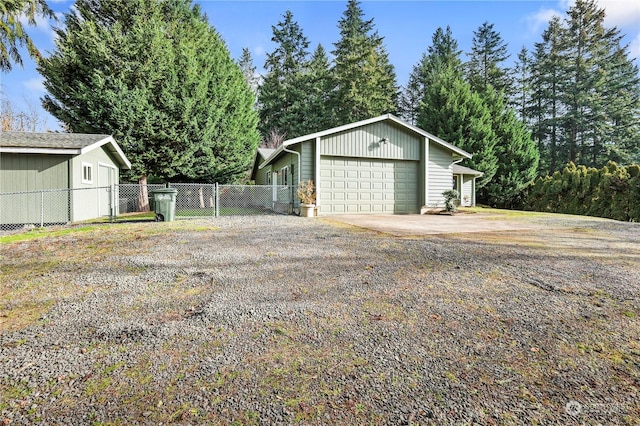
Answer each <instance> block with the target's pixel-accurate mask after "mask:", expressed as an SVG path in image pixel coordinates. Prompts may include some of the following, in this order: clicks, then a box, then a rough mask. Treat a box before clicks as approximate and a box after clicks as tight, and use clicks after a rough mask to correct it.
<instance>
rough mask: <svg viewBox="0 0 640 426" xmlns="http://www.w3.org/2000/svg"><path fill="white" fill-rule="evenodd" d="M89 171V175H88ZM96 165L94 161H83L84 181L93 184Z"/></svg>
mask: <svg viewBox="0 0 640 426" xmlns="http://www.w3.org/2000/svg"><path fill="white" fill-rule="evenodd" d="M87 172H89V173H88V175H89V176H87ZM93 172H94V167H93V164H92V163H85V162H84V161H83V162H82V183H86V184H89V185H91V184H93V174H94V173H93Z"/></svg>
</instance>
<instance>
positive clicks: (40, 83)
mask: <svg viewBox="0 0 640 426" xmlns="http://www.w3.org/2000/svg"><path fill="white" fill-rule="evenodd" d="M22 84H24V87H26V88H27V89H29V90H31V91H33V92H45V91H46V89H45V88H44V78H42V77H36V78H32V79H30V80H26V81H25V82H24V83H22Z"/></svg>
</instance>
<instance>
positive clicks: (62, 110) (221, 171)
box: [38, 0, 258, 199]
mask: <svg viewBox="0 0 640 426" xmlns="http://www.w3.org/2000/svg"><path fill="white" fill-rule="evenodd" d="M56 35H57V39H56V49H55V51H54V52H53V53H52V54H51V56H50V57H49V58H46V59H44V60H43V61H42V62H41V63H40V65H39V66H38V70H39V72H40V73H41V74H42V75H43V76H44V78H45V82H44V85H45V88H46V89H47V91H48V92H49V94H47V95H46V96H45V97H44V99H43V105H44V107H45V108H46V109H47V110H48V111H49V112H50V113H51V114H52V115H53V116H55V117H56V118H57V119H59V120H60V121H61V122H62V123H64V124H65V125H66V126H67V128H68V129H69V130H70V131H72V132H81V133H103V134H104V133H106V134H112V135H113V136H114V138H115V139H116V140H117V141H118V142H119V143H120V144H121V146H122V147H123V150H124V151H125V154H126V155H127V157H128V158H129V160H130V161H131V163H132V170H131V172H130V176H129V177H130V178H131V179H137V180H139V182H140V183H146V180H147V176H149V175H152V176H154V177H156V178H160V179H169V178H174V177H175V178H180V179H188V180H193V181H206V182H215V181H219V182H233V181H235V180H237V179H240V178H242V177H243V176H244V174H245V173H246V170H247V168H248V167H249V163H250V161H251V159H252V154H251V152H252V151H253V150H254V149H255V147H256V145H257V143H258V133H257V130H256V125H257V115H256V113H255V111H254V110H253V95H252V94H251V91H250V90H249V88H248V87H247V84H246V82H245V80H244V78H243V76H242V73H241V71H240V69H239V67H238V66H237V65H236V64H235V63H234V61H233V60H232V59H231V57H230V55H229V52H228V50H227V48H226V46H225V44H224V42H223V40H221V39H220V36H219V35H218V34H217V33H216V31H215V30H214V29H213V28H212V27H211V26H210V25H209V23H208V22H207V19H206V17H205V16H204V15H203V14H202V13H201V11H200V8H199V7H198V6H192V5H191V3H190V2H189V1H186V0H175V1H163V0H131V1H127V2H122V1H119V0H101V1H99V2H96V1H93V0H78V1H77V2H76V3H75V5H74V8H73V10H71V11H70V12H69V13H67V14H66V15H65V25H64V28H61V29H57V30H56ZM141 199H144V197H141Z"/></svg>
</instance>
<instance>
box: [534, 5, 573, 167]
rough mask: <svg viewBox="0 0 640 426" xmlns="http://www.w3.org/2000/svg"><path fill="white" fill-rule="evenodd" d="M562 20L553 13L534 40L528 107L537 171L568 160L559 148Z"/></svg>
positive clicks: (562, 64) (563, 68)
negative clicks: (538, 39)
mask: <svg viewBox="0 0 640 426" xmlns="http://www.w3.org/2000/svg"><path fill="white" fill-rule="evenodd" d="M561 32H562V28H561V24H560V19H559V18H558V17H554V18H553V19H552V20H551V21H550V22H549V26H548V28H547V29H546V30H545V31H544V32H543V34H542V40H543V41H542V42H541V43H536V46H535V47H536V50H535V53H534V58H533V63H532V67H531V72H532V76H531V81H532V83H531V86H532V88H533V90H532V92H531V103H530V107H529V109H528V111H529V116H530V117H531V122H532V131H533V136H534V140H535V141H536V142H537V145H538V151H539V152H540V166H539V172H540V173H541V174H546V173H553V172H555V171H557V170H558V169H559V168H560V167H561V166H562V164H565V163H566V162H567V159H568V156H566V155H564V152H563V150H561V147H560V142H561V139H562V127H561V125H560V124H561V121H560V120H561V116H562V112H563V105H562V102H561V93H562V92H561V80H562V79H563V78H564V75H565V66H564V58H563V56H562V55H561V37H562V36H561Z"/></svg>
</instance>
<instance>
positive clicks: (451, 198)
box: [442, 189, 460, 213]
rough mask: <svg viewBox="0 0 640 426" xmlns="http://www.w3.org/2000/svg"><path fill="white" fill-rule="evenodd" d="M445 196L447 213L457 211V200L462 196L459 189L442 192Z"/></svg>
mask: <svg viewBox="0 0 640 426" xmlns="http://www.w3.org/2000/svg"><path fill="white" fill-rule="evenodd" d="M442 195H443V196H444V209H445V211H446V212H447V213H453V212H455V211H456V205H455V203H454V202H455V201H457V200H458V199H459V197H460V194H458V191H456V190H455V189H450V190H448V191H444V192H443V193H442Z"/></svg>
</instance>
